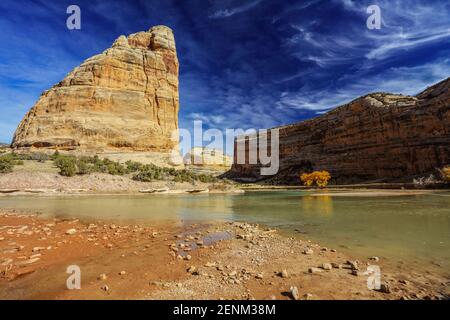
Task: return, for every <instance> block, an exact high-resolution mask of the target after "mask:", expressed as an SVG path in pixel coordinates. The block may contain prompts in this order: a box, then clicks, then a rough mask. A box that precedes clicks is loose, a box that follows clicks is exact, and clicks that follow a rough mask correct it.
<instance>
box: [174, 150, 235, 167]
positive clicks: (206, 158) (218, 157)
mask: <svg viewBox="0 0 450 320" xmlns="http://www.w3.org/2000/svg"><path fill="white" fill-rule="evenodd" d="M183 161H184V164H186V165H194V166H199V167H209V166H211V167H214V166H217V167H224V168H230V167H231V164H232V163H233V159H232V158H231V157H229V156H227V155H225V154H224V153H223V152H222V151H221V150H218V149H212V148H205V147H194V148H192V149H191V150H190V151H189V152H188V153H187V154H186V155H185V156H184V158H183Z"/></svg>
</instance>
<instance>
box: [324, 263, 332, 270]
mask: <svg viewBox="0 0 450 320" xmlns="http://www.w3.org/2000/svg"><path fill="white" fill-rule="evenodd" d="M322 269H324V270H331V269H333V266H332V265H331V263H324V264H322Z"/></svg>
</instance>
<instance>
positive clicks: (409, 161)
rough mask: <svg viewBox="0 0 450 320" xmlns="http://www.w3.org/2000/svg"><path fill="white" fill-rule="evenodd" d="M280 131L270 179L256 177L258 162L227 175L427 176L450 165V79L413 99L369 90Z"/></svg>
mask: <svg viewBox="0 0 450 320" xmlns="http://www.w3.org/2000/svg"><path fill="white" fill-rule="evenodd" d="M279 129H280V131H279V132H280V170H279V172H278V173H277V175H276V176H275V177H262V176H260V170H259V168H260V166H259V165H248V164H243V165H242V164H236V163H235V164H234V165H233V167H232V169H231V171H230V172H229V173H228V174H227V175H228V176H229V177H232V178H236V179H243V180H247V179H248V180H261V179H264V178H272V180H273V181H275V182H277V181H278V182H280V183H286V182H296V183H298V175H299V173H300V172H304V171H309V170H328V171H329V172H330V173H331V174H332V176H333V177H334V178H335V179H336V181H337V182H340V183H342V182H359V181H377V180H378V181H395V180H402V179H405V178H408V177H412V176H417V175H421V174H426V173H429V172H432V171H434V170H435V169H436V168H441V167H443V166H444V165H447V164H450V78H449V79H447V80H445V81H442V82H441V83H438V84H436V85H434V86H433V87H430V88H428V89H427V90H425V91H424V92H422V93H420V94H419V95H417V96H415V97H413V96H402V95H393V94H387V93H374V94H370V95H367V96H364V97H361V98H358V99H356V100H354V101H352V102H351V103H349V104H346V105H343V106H340V107H338V108H336V109H334V110H332V111H330V112H328V113H326V114H324V115H323V116H320V117H317V118H315V119H312V120H308V121H303V122H300V123H297V124H293V125H289V126H284V127H280V128H279ZM235 149H236V147H235ZM235 162H236V157H235Z"/></svg>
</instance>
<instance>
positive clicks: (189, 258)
mask: <svg viewBox="0 0 450 320" xmlns="http://www.w3.org/2000/svg"><path fill="white" fill-rule="evenodd" d="M184 259H185V260H191V259H192V257H191V256H190V255H187V256H186V257H185V258H184Z"/></svg>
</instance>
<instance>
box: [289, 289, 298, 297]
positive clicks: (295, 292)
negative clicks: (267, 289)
mask: <svg viewBox="0 0 450 320" xmlns="http://www.w3.org/2000/svg"><path fill="white" fill-rule="evenodd" d="M289 291H290V292H291V296H292V299H294V300H299V299H300V295H299V294H298V289H297V287H291V288H290V289H289Z"/></svg>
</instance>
